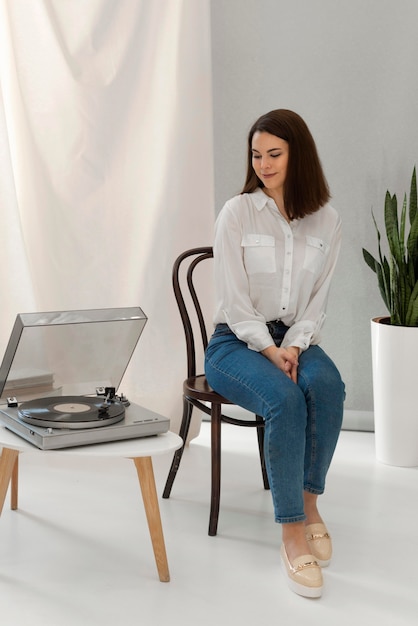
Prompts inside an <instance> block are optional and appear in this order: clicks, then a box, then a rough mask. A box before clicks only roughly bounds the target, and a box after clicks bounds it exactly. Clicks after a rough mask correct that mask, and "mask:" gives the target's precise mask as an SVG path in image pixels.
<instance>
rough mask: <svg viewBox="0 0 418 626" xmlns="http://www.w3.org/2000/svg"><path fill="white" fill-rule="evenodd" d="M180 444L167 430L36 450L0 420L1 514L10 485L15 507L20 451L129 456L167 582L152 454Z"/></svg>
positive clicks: (159, 567)
mask: <svg viewBox="0 0 418 626" xmlns="http://www.w3.org/2000/svg"><path fill="white" fill-rule="evenodd" d="M181 445H182V439H181V438H180V437H179V436H178V435H176V434H174V433H172V432H167V433H164V434H161V435H157V436H155V437H144V438H139V439H129V440H126V441H115V442H111V443H100V444H94V445H88V446H79V447H74V448H67V449H62V450H39V449H38V448H36V447H34V446H33V445H32V444H30V443H28V442H26V441H25V440H24V439H21V438H20V437H18V436H17V435H15V434H14V433H12V432H10V431H9V430H7V429H6V428H5V427H4V426H3V425H2V424H1V423H0V447H2V448H3V450H2V453H1V456H0V515H1V512H2V510H3V504H4V500H5V498H6V494H7V490H8V487H9V485H10V486H11V508H12V509H17V506H18V467H19V466H18V459H19V453H21V452H28V453H31V454H60V455H66V456H75V457H77V456H86V457H107V458H112V457H119V458H125V459H132V460H133V462H134V463H135V467H136V471H137V473H138V479H139V484H140V487H141V492H142V499H143V502H144V508H145V513H146V516H147V521H148V528H149V532H150V536H151V542H152V547H153V550H154V556H155V562H156V565H157V570H158V575H159V578H160V581H161V582H168V581H169V580H170V573H169V569H168V562H167V554H166V549H165V543H164V535H163V528H162V524H161V516H160V508H159V504H158V496H157V490H156V488H155V480H154V469H153V466H152V457H153V456H154V455H159V454H166V453H167V452H173V451H174V450H177V449H178V448H180V446H181Z"/></svg>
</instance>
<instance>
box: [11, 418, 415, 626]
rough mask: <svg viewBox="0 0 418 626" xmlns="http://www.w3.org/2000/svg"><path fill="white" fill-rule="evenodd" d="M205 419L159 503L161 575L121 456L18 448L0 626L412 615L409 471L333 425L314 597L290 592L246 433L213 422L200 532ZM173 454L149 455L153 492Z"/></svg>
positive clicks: (389, 619) (386, 620) (368, 619)
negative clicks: (218, 463)
mask: <svg viewBox="0 0 418 626" xmlns="http://www.w3.org/2000/svg"><path fill="white" fill-rule="evenodd" d="M208 435H209V425H208V424H207V423H204V424H203V425H202V431H201V434H200V436H199V437H198V438H197V439H196V440H195V441H194V442H192V444H191V445H190V447H189V449H188V450H187V452H186V453H185V456H184V458H183V463H182V466H181V468H180V470H179V473H178V476H177V480H176V482H175V484H174V488H173V492H172V497H171V498H170V500H162V499H161V500H160V507H161V515H162V519H163V526H164V532H165V540H166V547H167V553H168V560H169V565H170V572H171V582H169V583H160V582H159V580H158V577H157V572H156V568H155V563H154V558H153V553H152V549H151V543H150V540H149V535H148V530H147V526H146V521H145V518H144V512H143V507H142V500H141V497H140V492H139V486H138V483H137V477H136V472H135V468H134V465H133V463H132V462H131V461H123V460H116V461H112V462H109V461H104V460H99V459H97V460H92V459H90V460H89V459H78V460H76V459H75V458H67V459H64V458H63V457H59V456H54V457H52V456H51V457H48V455H40V454H35V455H32V454H30V453H25V454H23V455H21V461H20V486H19V510H18V511H11V510H10V508H9V498H7V501H6V503H5V507H4V509H3V513H2V516H1V518H0V620H1V624H3V625H4V626H26V625H27V624H30V625H31V626H37V625H38V624H39V625H42V626H57V625H59V626H73V625H76V624H77V626H84V625H86V626H90V625H91V626H94V625H96V624H97V625H100V626H107V625H110V624H115V625H117V626H119V625H121V624H126V625H127V626H131V625H132V626H133V625H135V626H136V625H138V624H144V625H148V624H149V625H152V626H160V625H163V624H164V625H165V624H166V625H167V626H168V625H170V626H176V625H180V624H181V625H184V626H192V625H195V624H198V625H199V626H209V625H210V626H213V625H214V624H225V623H230V624H233V625H235V624H237V625H242V626H247V625H248V626H249V625H251V626H253V625H254V624H256V625H258V624H282V625H286V626H288V625H290V626H292V625H296V626H299V625H302V624H307V625H309V626H312V625H317V624H318V625H319V624H321V625H333V626H334V625H337V626H345V625H346V624H347V625H348V624H350V625H352V624H356V625H357V626H363V625H366V624H370V625H373V626H374V624H378V625H379V626H406V625H408V626H412V625H416V624H417V623H418V531H417V518H418V497H417V496H418V468H412V469H401V468H393V467H387V466H384V465H381V464H378V463H376V461H375V460H374V440H373V434H371V433H358V432H350V431H343V432H342V434H341V437H340V441H339V444H338V448H337V451H336V456H335V459H334V462H333V466H332V468H331V470H330V473H329V477H328V488H327V493H326V495H325V496H323V498H322V509H321V510H322V513H323V516H324V517H325V519H326V521H327V523H328V526H329V529H330V530H331V532H332V534H333V539H334V554H335V556H334V559H333V561H332V563H331V566H330V567H329V568H327V569H326V570H324V576H325V590H324V594H323V596H322V598H321V599H319V600H308V599H304V598H301V597H299V596H297V595H295V594H293V593H292V592H291V591H290V590H288V588H287V586H286V584H285V580H284V577H283V574H282V572H281V567H280V562H279V552H278V547H279V536H280V532H279V526H278V525H277V524H275V523H274V522H273V521H272V505H271V500H270V494H269V492H265V491H264V490H263V489H262V482H261V474H260V470H259V466H258V458H257V451H256V440H255V433H254V431H253V430H248V429H243V428H237V427H231V426H227V425H226V426H224V427H223V484H222V504H221V514H220V521H219V534H218V536H217V537H209V536H208V535H207V523H208V493H209V436H208ZM170 460H171V458H165V457H156V458H155V461H154V469H155V475H156V481H157V487H158V490H159V493H161V491H162V488H163V484H164V481H165V477H166V473H167V470H168V467H169V463H170Z"/></svg>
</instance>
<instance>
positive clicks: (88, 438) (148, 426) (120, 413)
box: [0, 307, 170, 450]
mask: <svg viewBox="0 0 418 626" xmlns="http://www.w3.org/2000/svg"><path fill="white" fill-rule="evenodd" d="M146 322H147V317H146V316H145V314H144V312H143V311H142V310H141V309H140V308H139V307H128V308H113V309H90V310H79V311H53V312H47V313H21V314H19V315H17V317H16V320H15V323H14V326H13V330H12V333H11V335H10V339H9V342H8V345H7V348H6V351H5V354H4V357H3V362H2V364H1V366H0V422H2V423H3V424H4V425H5V426H6V428H8V429H9V430H11V431H13V432H14V433H16V434H17V435H19V436H20V437H22V438H23V439H25V440H26V441H29V442H30V443H32V444H33V445H35V446H36V447H38V448H40V449H42V450H52V449H59V448H68V447H72V446H82V445H88V444H92V443H102V442H106V441H117V440H121V439H134V438H137V437H148V436H153V435H158V434H160V433H164V432H167V430H168V428H169V423H170V422H169V420H168V419H167V418H166V417H163V416H161V415H158V414H157V413H154V412H153V411H150V410H148V409H145V408H144V407H140V406H138V405H135V404H131V403H130V402H129V400H128V399H127V398H126V396H125V395H124V394H123V393H119V392H118V389H119V385H120V383H121V380H122V378H123V375H124V373H125V371H126V368H127V366H128V364H129V362H130V360H131V357H132V354H133V352H134V350H135V348H136V345H137V343H138V341H139V338H140V337H141V334H142V331H143V329H144V326H145V324H146Z"/></svg>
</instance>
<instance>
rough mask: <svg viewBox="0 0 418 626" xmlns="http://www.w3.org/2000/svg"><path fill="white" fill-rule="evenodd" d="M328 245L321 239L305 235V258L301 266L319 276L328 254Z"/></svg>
mask: <svg viewBox="0 0 418 626" xmlns="http://www.w3.org/2000/svg"><path fill="white" fill-rule="evenodd" d="M328 252H329V245H328V244H327V242H326V241H324V240H323V239H319V238H318V237H311V236H310V235H306V247H305V259H304V261H303V268H304V269H305V270H308V271H309V272H312V274H315V275H316V276H319V275H320V273H321V272H322V270H323V268H324V265H325V260H326V258H327V256H328Z"/></svg>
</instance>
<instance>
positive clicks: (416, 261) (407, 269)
mask: <svg viewBox="0 0 418 626" xmlns="http://www.w3.org/2000/svg"><path fill="white" fill-rule="evenodd" d="M407 214H408V215H407ZM407 217H408V221H409V226H408V225H407ZM372 218H373V223H374V226H375V229H376V234H377V246H378V254H379V260H377V259H375V258H374V257H373V256H372V255H371V254H370V253H369V252H367V250H365V249H364V248H363V257H364V260H365V261H366V263H367V265H368V266H369V267H370V268H371V269H372V270H373V272H375V273H376V275H377V280H378V285H379V289H380V294H381V296H382V298H383V301H384V303H385V305H386V307H387V309H388V311H389V313H390V323H391V324H393V325H395V326H418V210H417V180H416V169H415V167H414V170H413V172H412V178H411V187H410V194H409V204H408V201H407V195H406V193H405V196H404V200H403V204H402V209H401V213H400V220H399V216H398V201H397V198H396V195H393V196H392V195H391V194H390V193H389V191H387V192H386V197H385V209H384V218H385V231H386V238H387V244H388V248H389V253H388V258H386V256H384V255H383V254H382V249H381V234H380V231H379V228H378V226H377V223H376V219H375V217H374V214H373V211H372ZM408 228H409V232H407V229H408Z"/></svg>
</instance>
